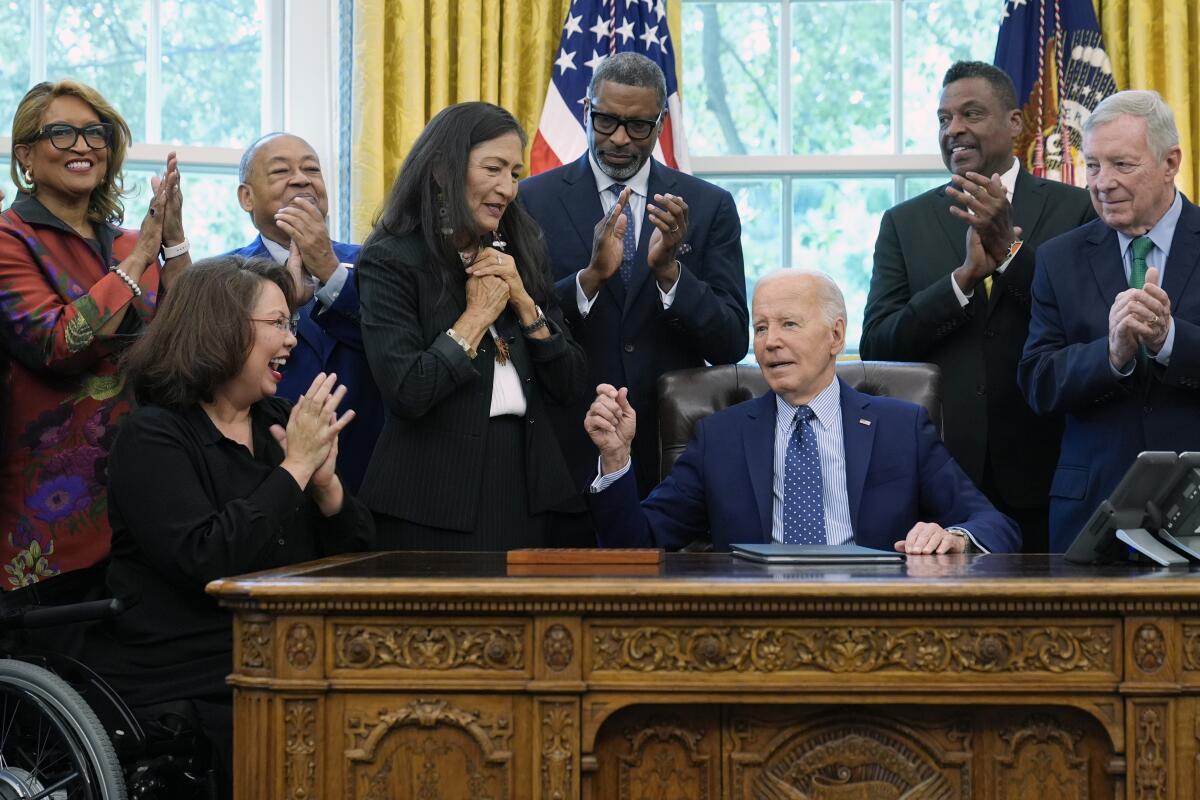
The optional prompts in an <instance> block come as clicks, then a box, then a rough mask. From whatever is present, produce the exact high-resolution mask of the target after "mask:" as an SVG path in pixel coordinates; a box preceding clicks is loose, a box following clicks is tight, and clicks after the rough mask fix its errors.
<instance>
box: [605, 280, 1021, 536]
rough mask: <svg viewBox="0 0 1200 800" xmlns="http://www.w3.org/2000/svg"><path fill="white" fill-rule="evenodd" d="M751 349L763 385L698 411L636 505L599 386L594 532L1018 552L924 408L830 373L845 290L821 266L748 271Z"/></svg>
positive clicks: (625, 457) (609, 400) (841, 332)
mask: <svg viewBox="0 0 1200 800" xmlns="http://www.w3.org/2000/svg"><path fill="white" fill-rule="evenodd" d="M751 319H752V321H753V332H754V355H755V357H756V358H757V359H758V365H759V368H760V369H762V372H763V376H764V377H765V378H766V381H767V385H768V386H769V387H770V389H771V391H769V392H767V393H766V394H765V395H763V396H762V397H758V398H755V399H753V400H747V401H746V402H744V403H739V404H737V405H735V406H732V407H730V408H727V409H724V410H723V411H720V412H718V413H716V414H713V415H712V416H710V417H707V418H705V419H703V420H701V421H700V422H699V423H698V424H697V426H696V432H695V435H694V437H693V439H692V441H691V443H689V444H688V447H687V449H686V450H685V451H684V453H683V455H682V456H680V458H679V460H678V461H677V462H676V464H675V467H674V468H673V469H672V470H671V474H670V475H668V476H667V478H666V480H664V481H663V482H662V483H660V484H659V485H658V486H657V487H656V488H655V489H654V490H653V491H652V492H651V493H650V495H649V496H648V497H647V498H646V499H645V500H643V501H642V502H641V503H640V504H639V503H638V499H637V492H636V486H635V485H634V482H633V479H632V475H630V474H629V462H630V442H631V441H632V440H633V434H634V430H635V428H636V421H635V414H634V411H633V409H632V407H631V406H630V405H629V402H628V399H627V397H626V395H627V391H626V390H625V389H620V390H618V389H616V388H614V387H612V386H609V385H607V384H602V385H601V386H599V387H598V389H597V396H596V400H595V401H594V402H593V403H592V406H591V408H590V409H589V410H588V414H587V417H586V419H585V420H584V427H585V428H586V430H587V432H588V435H589V436H590V437H591V439H592V442H593V443H594V444H595V445H596V447H597V448H598V449H599V450H600V477H598V478H597V479H596V481H595V482H593V484H592V487H591V492H590V494H589V495H588V497H589V500H590V503H591V506H592V511H593V514H594V515H595V518H596V525H597V529H598V532H599V538H600V542H601V543H602V544H603V545H605V546H617V547H639V546H640V547H647V546H654V547H665V548H668V549H671V548H677V547H680V546H682V545H684V544H686V543H688V542H690V541H693V540H695V539H697V538H701V537H706V536H711V538H712V541H713V544H714V546H715V547H716V548H717V549H719V550H725V549H728V548H729V545H730V544H734V543H747V542H772V541H774V542H780V543H783V544H848V543H854V544H859V545H863V546H866V547H874V548H879V549H885V548H886V549H891V548H895V549H896V550H899V551H901V552H906V553H910V554H927V553H955V552H962V551H963V550H965V549H967V545H968V541H970V542H973V543H974V544H975V545H976V546H978V547H979V548H980V549H982V550H986V551H990V552H1012V551H1016V550H1019V549H1020V546H1021V538H1020V532H1019V530H1018V529H1017V526H1016V525H1015V524H1014V523H1013V521H1012V520H1010V519H1009V518H1008V517H1006V516H1004V515H1003V514H1001V513H1000V512H998V511H996V509H995V508H993V507H992V505H991V503H989V502H988V500H987V498H986V497H984V496H983V494H982V493H980V491H979V490H978V489H977V488H976V487H975V485H974V484H973V483H971V480H970V478H968V477H967V476H966V473H964V472H963V471H962V469H961V468H960V467H959V466H958V464H956V463H955V461H954V459H953V458H952V457H951V456H950V453H949V452H948V451H947V450H946V448H945V447H944V446H943V445H942V442H941V439H939V438H938V435H937V431H936V430H935V429H934V427H933V424H932V423H931V422H930V420H929V416H928V414H926V412H925V409H924V408H922V407H921V406H918V405H915V404H913V403H907V402H904V401H902V400H896V399H893V398H886V397H872V396H870V395H865V394H862V393H861V392H858V391H855V390H854V389H852V388H850V387H849V386H847V385H846V384H844V383H842V382H841V381H840V380H838V378H837V374H836V369H835V365H836V361H837V356H838V353H840V352H841V351H842V347H843V345H844V344H845V337H846V306H845V301H844V300H843V299H842V293H841V291H840V290H839V289H838V287H837V284H835V283H834V282H833V281H832V280H831V279H830V278H828V277H827V276H825V275H823V274H821V273H818V272H810V271H807V270H783V271H779V272H775V273H773V274H771V275H769V276H767V277H765V278H763V279H762V280H760V281H759V282H758V286H757V287H756V289H755V291H754V300H753V304H752V308H751Z"/></svg>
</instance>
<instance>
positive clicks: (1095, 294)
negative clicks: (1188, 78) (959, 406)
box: [1018, 91, 1200, 552]
mask: <svg viewBox="0 0 1200 800" xmlns="http://www.w3.org/2000/svg"><path fill="white" fill-rule="evenodd" d="M1083 155H1084V162H1085V164H1086V168H1087V175H1088V188H1089V191H1090V192H1091V195H1092V204H1093V205H1094V206H1095V208H1096V213H1097V214H1099V215H1100V219H1098V220H1095V221H1093V222H1091V223H1088V224H1087V225H1084V226H1083V227H1080V228H1077V229H1076V230H1074V231H1071V232H1070V233H1066V234H1063V235H1062V236H1059V237H1057V238H1055V239H1052V240H1051V241H1049V242H1046V243H1045V244H1043V245H1042V246H1041V248H1040V249H1039V250H1038V253H1037V269H1036V273H1035V276H1034V280H1033V314H1032V319H1031V321H1030V324H1029V339H1028V341H1026V343H1025V353H1024V355H1023V357H1022V359H1021V364H1020V370H1019V375H1018V381H1019V383H1020V385H1021V388H1022V390H1023V391H1024V392H1025V396H1026V397H1027V398H1028V400H1029V405H1030V406H1031V407H1032V408H1033V409H1034V411H1036V412H1038V413H1055V412H1063V413H1065V414H1066V420H1067V421H1066V430H1065V432H1064V434H1063V441H1062V451H1061V455H1060V456H1059V461H1058V467H1057V469H1056V470H1055V473H1054V480H1053V483H1052V484H1051V487H1050V549H1051V550H1052V551H1058V552H1061V551H1063V550H1065V549H1066V548H1067V547H1068V546H1070V544H1071V541H1072V540H1073V539H1074V538H1075V536H1076V535H1077V534H1078V533H1079V530H1080V529H1081V528H1082V527H1083V526H1084V525H1085V524H1086V522H1087V519H1088V516H1089V515H1090V514H1091V513H1092V511H1093V510H1094V509H1095V508H1096V507H1097V505H1099V503H1100V502H1101V501H1102V500H1103V499H1104V498H1105V497H1107V496H1108V494H1109V493H1110V492H1111V491H1112V490H1113V488H1114V487H1115V486H1116V485H1117V482H1118V481H1119V480H1120V478H1121V475H1122V474H1124V472H1125V470H1126V469H1128V468H1129V465H1130V464H1132V463H1133V460H1134V458H1135V457H1136V456H1137V454H1138V452H1140V451H1142V450H1200V424H1197V423H1198V422H1200V415H1198V414H1197V411H1198V410H1200V280H1195V281H1194V280H1193V276H1194V275H1195V273H1196V271H1197V267H1198V266H1200V208H1197V207H1196V206H1194V205H1192V204H1191V203H1190V202H1188V200H1187V198H1185V197H1184V196H1183V195H1182V193H1180V192H1178V191H1177V190H1176V189H1175V176H1176V174H1177V173H1178V172H1179V162H1180V158H1181V157H1182V153H1181V151H1180V148H1179V133H1178V131H1177V129H1176V127H1175V117H1174V115H1173V114H1172V113H1171V109H1170V107H1168V106H1167V104H1166V103H1164V102H1163V99H1162V98H1161V97H1159V95H1158V94H1157V93H1156V92H1148V91H1126V92H1118V93H1117V94H1114V95H1112V96H1110V97H1108V98H1106V99H1105V100H1104V101H1102V102H1101V103H1100V104H1099V105H1098V106H1096V109H1095V110H1094V111H1093V112H1092V113H1091V115H1090V116H1089V117H1088V119H1087V121H1086V122H1085V123H1084V128H1083Z"/></svg>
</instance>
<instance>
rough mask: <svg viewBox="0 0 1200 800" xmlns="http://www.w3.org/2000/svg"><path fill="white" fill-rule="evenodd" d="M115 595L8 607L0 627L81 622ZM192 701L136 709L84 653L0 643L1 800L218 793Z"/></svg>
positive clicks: (190, 798)
mask: <svg viewBox="0 0 1200 800" xmlns="http://www.w3.org/2000/svg"><path fill="white" fill-rule="evenodd" d="M122 608H123V607H122V605H121V602H120V601H119V600H97V601H94V602H89V603H77V604H74V605H69V606H58V607H52V608H35V609H32V610H21V611H10V612H7V613H5V614H4V615H3V616H0V632H10V631H14V630H20V629H25V628H38V627H49V626H55V625H71V624H83V623H86V622H89V621H96V620H100V619H104V618H107V617H111V616H113V615H115V614H118V613H120V612H121V610H122ZM199 730H200V726H199V723H198V721H197V720H196V717H195V713H194V712H193V711H192V709H191V705H190V704H189V703H188V702H186V701H179V702H175V703H165V704H162V705H159V706H153V707H150V708H141V709H136V710H133V709H130V708H129V707H128V706H127V705H126V704H125V703H124V702H122V700H121V698H120V697H118V696H117V695H116V693H115V692H113V690H112V688H111V687H109V686H108V684H107V683H105V682H104V680H103V679H102V678H101V677H100V676H99V675H97V674H96V673H95V672H93V671H92V670H91V669H89V668H88V667H87V666H85V665H84V664H81V663H80V662H78V661H76V660H74V659H71V658H67V657H64V656H62V655H58V654H54V653H45V652H40V653H39V652H6V653H0V800H18V799H20V800H42V798H45V799H46V800H126V798H129V799H130V800H168V798H169V800H212V798H214V797H216V787H215V785H214V783H213V776H212V772H211V770H210V769H209V763H210V757H209V754H208V752H207V744H206V742H205V740H204V738H203V736H201V735H200V734H199Z"/></svg>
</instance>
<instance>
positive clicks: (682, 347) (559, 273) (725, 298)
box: [518, 52, 749, 528]
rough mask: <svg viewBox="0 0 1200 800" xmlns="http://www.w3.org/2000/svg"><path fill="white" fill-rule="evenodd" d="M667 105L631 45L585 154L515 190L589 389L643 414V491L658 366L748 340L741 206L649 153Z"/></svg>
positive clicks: (582, 453)
mask: <svg viewBox="0 0 1200 800" xmlns="http://www.w3.org/2000/svg"><path fill="white" fill-rule="evenodd" d="M666 109H667V88H666V79H665V78H664V77H663V73H662V70H661V69H659V67H658V65H657V64H655V63H654V62H653V61H651V60H650V59H648V58H646V57H645V56H643V55H639V54H637V53H631V52H626V53H617V54H616V55H612V56H608V57H607V58H605V59H604V60H603V61H602V62H601V63H600V64H599V65H598V66H597V67H596V68H595V71H594V72H593V73H592V78H591V82H590V84H589V86H588V96H587V99H586V100H585V101H584V118H585V126H586V130H587V142H588V151H587V152H586V153H584V154H583V156H581V157H580V158H579V159H578V160H576V161H574V162H573V163H570V164H566V165H564V166H562V167H559V168H558V169H554V170H551V171H549V172H545V173H542V174H541V175H538V176H536V177H533V178H529V179H527V180H525V181H523V182H522V184H521V189H520V194H519V195H518V197H519V199H520V200H521V201H522V202H523V203H524V204H525V207H526V208H527V209H528V210H529V212H530V213H531V214H532V215H533V217H534V218H535V219H536V220H537V221H538V223H539V224H541V226H542V228H543V229H544V230H545V232H546V244H547V247H548V249H549V252H550V263H551V269H552V270H553V272H554V279H555V282H556V287H557V289H558V293H559V300H560V302H561V303H562V307H563V310H564V313H565V314H566V317H567V322H568V324H570V325H571V328H572V331H571V332H572V335H573V336H574V337H575V339H576V341H578V342H580V343H581V344H582V345H583V347H584V350H585V351H586V352H587V356H588V368H589V371H590V374H591V381H592V385H598V384H601V383H609V384H612V385H614V386H627V387H629V400H630V403H631V404H632V405H633V407H634V408H635V409H636V411H637V414H638V418H639V419H640V420H642V425H641V426H640V427H639V430H638V434H637V438H636V439H635V440H634V442H633V452H634V459H633V461H634V465H635V468H636V469H637V483H638V491H639V494H640V495H641V496H643V497H644V496H645V495H646V494H647V493H648V492H649V491H650V490H651V489H652V488H653V487H654V486H655V485H656V484H657V483H658V460H659V459H658V425H657V420H658V413H657V403H656V394H655V387H656V383H657V381H658V377H659V375H661V374H663V373H664V372H667V371H669V370H674V369H682V368H685V367H699V366H703V365H704V364H705V363H706V362H707V363H709V364H730V363H736V362H737V361H739V360H741V358H742V357H743V356H745V355H746V348H747V346H748V344H749V332H748V320H749V314H748V312H747V310H746V276H745V270H744V268H743V265H742V244H741V223H740V221H739V219H738V213H737V208H736V206H735V205H734V202H733V197H732V196H731V195H730V194H729V192H727V191H725V190H724V189H721V188H718V187H716V186H714V185H712V184H711V183H708V182H707V181H703V180H700V179H698V178H694V177H692V176H690V175H687V174H685V173H682V172H678V171H676V170H673V169H670V168H669V167H666V166H664V165H663V164H662V163H661V162H659V161H657V160H656V159H654V158H653V157H652V154H653V152H654V148H655V146H656V145H657V143H658V136H659V133H660V132H661V131H662V125H663V117H664V115H665V114H666V113H667V110H666ZM589 399H590V398H580V402H579V403H578V404H577V405H576V406H573V407H572V408H570V409H564V411H563V413H561V414H559V415H558V418H557V419H556V424H557V431H558V435H559V440H560V442H561V444H562V448H563V452H564V454H565V455H566V457H567V462H568V464H569V465H570V468H571V472H572V478H573V479H574V480H575V481H576V484H577V485H578V486H579V488H580V489H581V491H582V489H583V488H584V487H585V486H586V484H587V482H588V481H589V480H590V479H591V477H592V476H593V475H595V472H596V455H595V449H594V448H593V447H592V445H591V442H590V440H589V439H588V437H587V435H586V433H585V431H584V429H583V418H584V416H585V414H586V413H587V407H588V402H589ZM580 507H581V508H582V503H581V505H580ZM576 522H579V524H580V525H584V524H585V523H584V522H583V520H582V519H577V520H576ZM586 524H590V523H586ZM569 526H570V522H569V521H564V524H563V526H560V527H563V528H566V527H569Z"/></svg>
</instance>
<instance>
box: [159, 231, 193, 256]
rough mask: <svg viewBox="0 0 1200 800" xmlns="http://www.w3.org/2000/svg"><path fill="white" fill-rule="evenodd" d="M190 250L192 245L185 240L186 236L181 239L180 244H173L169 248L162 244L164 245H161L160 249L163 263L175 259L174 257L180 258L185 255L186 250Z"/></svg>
mask: <svg viewBox="0 0 1200 800" xmlns="http://www.w3.org/2000/svg"><path fill="white" fill-rule="evenodd" d="M191 249H192V243H191V242H189V241H188V240H187V237H186V236H185V237H183V241H182V242H180V243H179V244H173V245H170V246H168V245H165V244H164V245H162V248H161V252H162V257H163V261H166V260H168V259H171V258H175V257H176V256H181V255H183V254H184V253H186V252H187V251H188V250H191Z"/></svg>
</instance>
